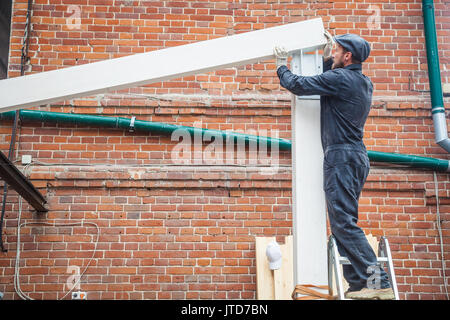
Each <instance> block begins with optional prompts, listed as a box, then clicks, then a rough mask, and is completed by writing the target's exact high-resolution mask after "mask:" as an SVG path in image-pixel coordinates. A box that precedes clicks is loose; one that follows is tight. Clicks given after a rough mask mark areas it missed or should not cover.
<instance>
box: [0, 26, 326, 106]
mask: <svg viewBox="0 0 450 320" xmlns="http://www.w3.org/2000/svg"><path fill="white" fill-rule="evenodd" d="M323 32H324V28H323V23H322V19H321V18H315V19H311V20H305V21H300V22H295V23H290V24H285V25H281V26H276V27H271V28H267V29H262V30H256V31H250V32H246V33H241V34H237V35H232V36H227V37H222V38H216V39H212V40H206V41H200V42H196V43H191V44H186V45H181V46H177V47H171V48H165V49H161V50H156V51H151V52H146V53H139V54H134V55H129V56H126V57H121V58H115V59H110V60H104V61H99V62H94V63H90V64H84V65H80V66H73V67H67V68H63V69H59V70H53V71H48V72H41V73H36V74H31V75H27V76H22V77H17V78H11V79H5V80H0V97H1V99H0V112H5V111H10V110H16V109H22V108H25V107H33V106H39V105H43V104H49V103H54V102H60V101H65V100H68V99H73V98H76V97H83V96H89V95H94V94H98V93H104V92H108V91H112V90H119V89H125V88H131V87H136V86H141V85H146V84H150V83H155V82H161V81H166V80H169V79H174V78H180V77H183V76H189V75H193V74H198V73H204V72H209V71H213V70H220V69H224V68H228V67H233V66H239V65H245V64H250V63H254V62H258V61H261V60H264V59H273V58H274V55H273V47H274V46H276V45H282V46H284V47H285V48H286V49H287V50H288V51H289V52H293V51H297V50H300V49H308V50H314V49H316V48H321V47H323V45H324V44H325V43H326V38H325V36H324V34H323ZM274 75H275V71H274Z"/></svg>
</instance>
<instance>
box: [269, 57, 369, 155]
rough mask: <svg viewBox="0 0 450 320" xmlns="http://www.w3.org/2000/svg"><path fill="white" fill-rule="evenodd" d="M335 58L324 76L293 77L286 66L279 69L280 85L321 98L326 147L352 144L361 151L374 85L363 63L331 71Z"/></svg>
mask: <svg viewBox="0 0 450 320" xmlns="http://www.w3.org/2000/svg"><path fill="white" fill-rule="evenodd" d="M332 64H333V59H329V60H328V61H326V62H324V63H323V73H322V74H320V75H316V76H299V75H295V74H293V73H292V72H291V71H290V70H289V69H288V68H287V67H286V66H281V67H279V68H278V70H277V74H278V77H279V78H280V84H281V86H282V87H284V88H286V89H287V90H289V91H290V92H292V93H293V94H295V95H298V96H303V95H320V125H321V139H322V148H323V150H324V152H326V150H327V148H329V147H331V146H336V145H346V146H347V145H350V146H351V147H352V148H353V147H355V148H357V149H359V150H364V151H365V152H366V148H365V146H364V143H363V135H364V124H365V122H366V119H367V116H368V114H369V111H370V106H371V103H372V92H373V84H372V82H371V81H370V79H369V78H368V77H367V76H365V75H364V74H362V66H361V64H351V65H349V66H346V67H344V68H337V69H333V70H331V66H332Z"/></svg>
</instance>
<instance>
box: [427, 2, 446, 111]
mask: <svg viewBox="0 0 450 320" xmlns="http://www.w3.org/2000/svg"><path fill="white" fill-rule="evenodd" d="M422 13H423V24H424V31H425V45H426V49H427V63H428V77H429V81H430V95H431V104H432V109H433V110H432V113H436V112H444V110H443V108H444V99H443V96H442V83H441V72H440V67H439V53H438V46H437V36H436V22H435V19H434V4H433V0H422ZM441 108H442V109H441Z"/></svg>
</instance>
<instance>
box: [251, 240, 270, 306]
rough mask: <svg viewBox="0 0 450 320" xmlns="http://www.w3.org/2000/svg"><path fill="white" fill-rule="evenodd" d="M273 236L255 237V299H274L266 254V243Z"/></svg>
mask: <svg viewBox="0 0 450 320" xmlns="http://www.w3.org/2000/svg"><path fill="white" fill-rule="evenodd" d="M274 240H275V238H274V237H255V242H256V245H255V247H256V248H255V249H256V299H258V300H274V299H275V294H274V282H273V271H272V270H270V268H269V260H268V259H267V256H266V248H267V245H268V244H269V243H270V242H272V241H274Z"/></svg>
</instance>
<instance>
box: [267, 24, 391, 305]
mask: <svg viewBox="0 0 450 320" xmlns="http://www.w3.org/2000/svg"><path fill="white" fill-rule="evenodd" d="M325 36H326V38H327V44H326V45H325V47H324V54H323V73H322V74H320V75H316V76H310V77H306V76H305V77H304V76H298V75H295V74H293V73H292V72H291V71H290V70H289V69H288V68H287V57H288V53H287V52H286V50H285V49H284V48H280V47H275V48H274V53H275V55H276V57H277V74H278V77H279V78H280V84H281V86H283V87H284V88H286V89H287V90H289V91H290V92H292V93H293V94H295V95H299V96H300V95H320V123H321V140H322V147H323V151H324V163H323V170H324V191H325V198H326V201H327V209H328V218H329V221H330V227H331V232H332V233H333V235H334V236H335V238H336V243H337V246H338V250H339V254H340V255H341V256H346V257H347V258H348V259H349V260H350V262H351V265H344V266H343V270H344V277H345V279H346V280H347V282H348V284H349V290H348V291H347V292H346V297H347V298H351V299H383V300H384V299H394V294H393V291H392V289H391V288H390V283H389V280H388V275H387V274H386V272H385V271H384V270H382V269H378V271H379V274H375V276H377V275H379V279H375V281H376V280H379V282H378V284H379V285H378V286H375V288H372V287H373V285H372V282H371V281H372V279H373V278H374V276H372V274H373V269H371V268H373V267H371V266H375V265H376V264H377V257H376V255H375V253H374V251H373V250H372V247H371V246H370V244H369V242H368V241H367V238H366V236H365V234H364V232H363V231H362V229H361V228H360V227H359V226H358V225H357V221H358V200H359V195H360V193H361V190H362V188H363V185H364V182H365V181H366V178H367V175H368V173H369V169H370V163H369V158H368V156H367V151H366V147H365V145H364V143H363V130H364V124H365V122H366V119H367V116H368V114H369V111H370V106H371V103H372V91H373V85H372V82H371V81H370V79H369V78H368V77H367V76H365V75H364V74H362V65H361V63H362V62H363V61H364V60H366V59H367V57H368V56H369V54H370V45H369V43H368V42H367V41H366V40H364V39H363V38H361V37H359V36H357V35H354V34H344V35H340V36H336V37H334V40H335V42H336V43H337V48H336V50H335V52H334V54H333V55H332V54H331V52H332V47H333V37H332V36H331V35H330V34H329V33H328V32H325ZM369 267H371V268H369ZM368 268H369V269H368ZM375 270H377V269H375ZM371 276H372V277H371ZM368 282H370V285H369V283H368ZM375 283H376V282H375Z"/></svg>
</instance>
